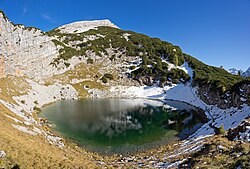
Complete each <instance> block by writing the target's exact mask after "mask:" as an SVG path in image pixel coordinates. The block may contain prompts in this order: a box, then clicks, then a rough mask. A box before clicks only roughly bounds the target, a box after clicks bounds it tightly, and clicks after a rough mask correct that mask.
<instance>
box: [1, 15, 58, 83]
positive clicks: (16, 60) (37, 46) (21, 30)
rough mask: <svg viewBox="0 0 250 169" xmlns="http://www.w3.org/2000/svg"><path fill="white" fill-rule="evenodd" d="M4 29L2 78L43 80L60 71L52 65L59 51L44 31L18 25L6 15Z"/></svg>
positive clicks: (2, 18)
mask: <svg viewBox="0 0 250 169" xmlns="http://www.w3.org/2000/svg"><path fill="white" fill-rule="evenodd" d="M0 28H1V29H0V38H1V40H0V52H1V53H0V56H1V58H0V62H1V67H0V76H4V75H8V74H11V75H17V76H23V75H27V76H29V77H31V78H36V79H39V78H41V77H44V76H50V75H52V74H53V73H54V72H56V71H57V70H56V69H55V68H53V67H52V66H50V63H51V61H52V59H53V58H54V57H56V56H57V55H58V52H57V48H56V46H55V45H54V43H53V42H52V40H51V38H50V37H48V36H46V35H44V34H43V32H42V31H41V30H39V29H36V28H29V27H25V26H23V25H14V24H13V23H11V22H10V21H9V20H8V19H6V18H4V16H3V14H2V13H0ZM3 60H4V62H3ZM4 65H5V66H4Z"/></svg>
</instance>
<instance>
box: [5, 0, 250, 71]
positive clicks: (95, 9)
mask: <svg viewBox="0 0 250 169" xmlns="http://www.w3.org/2000/svg"><path fill="white" fill-rule="evenodd" d="M0 9H2V10H3V11H4V12H5V14H6V15H7V16H8V17H9V19H10V20H11V21H13V22H14V23H23V24H25V25H27V26H35V27H38V28H40V29H42V30H44V31H47V30H51V29H53V28H55V27H58V26H60V25H63V24H66V23H70V22H74V21H79V20H93V19H106V18H107V19H110V20H111V21H112V22H114V23H115V24H116V25H118V26H119V27H120V28H122V29H125V30H133V31H135V32H140V33H144V34H147V35H149V36H152V37H159V38H161V39H163V40H166V41H169V42H171V43H173V44H175V45H179V46H180V47H181V48H182V49H183V51H184V52H185V53H188V54H190V55H192V56H194V57H196V58H198V59H200V60H201V61H203V62H205V63H207V64H210V65H214V66H220V65H223V66H224V67H225V68H231V67H236V68H241V69H243V70H245V69H247V68H248V67H249V66H250V0H67V1H66V0H0Z"/></svg>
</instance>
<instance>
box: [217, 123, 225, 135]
mask: <svg viewBox="0 0 250 169" xmlns="http://www.w3.org/2000/svg"><path fill="white" fill-rule="evenodd" d="M216 134H225V129H224V124H222V125H221V126H220V127H219V128H218V129H217V131H216Z"/></svg>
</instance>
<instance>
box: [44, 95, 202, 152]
mask: <svg viewBox="0 0 250 169" xmlns="http://www.w3.org/2000/svg"><path fill="white" fill-rule="evenodd" d="M176 104H177V105H178V106H177V107H183V106H182V105H181V104H183V103H175V105H176ZM166 107H168V105H166V104H165V105H164V104H163V103H162V102H158V101H150V100H141V99H133V100H128V99H127V100H126V99H93V100H66V101H60V102H57V103H55V104H52V105H49V106H46V107H45V108H43V109H42V114H43V116H45V117H46V118H47V119H48V120H49V122H50V123H52V124H54V125H53V126H54V129H55V130H56V131H58V132H60V133H61V134H62V135H63V136H64V137H67V138H70V139H72V140H73V141H75V142H76V143H78V144H79V145H81V146H84V147H87V148H89V149H91V150H94V151H100V152H108V153H110V152H111V153H112V152H113V153H114V152H115V153H123V152H133V151H136V150H141V149H145V148H148V147H152V146H157V145H159V144H162V143H165V142H168V141H172V140H176V139H179V138H185V137H187V136H188V135H189V134H191V133H193V132H194V131H195V130H197V128H198V127H200V126H201V125H202V123H201V121H200V120H199V118H197V117H196V116H194V115H193V113H192V112H193V111H194V110H188V111H187V110H181V111H180V110H170V109H169V108H166ZM184 107H185V106H184ZM182 109H183V108H182Z"/></svg>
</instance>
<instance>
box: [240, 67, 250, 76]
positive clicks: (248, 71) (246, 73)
mask: <svg viewBox="0 0 250 169" xmlns="http://www.w3.org/2000/svg"><path fill="white" fill-rule="evenodd" d="M242 76H243V77H250V67H249V68H248V69H247V70H246V71H245V72H244V73H243V74H242Z"/></svg>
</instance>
